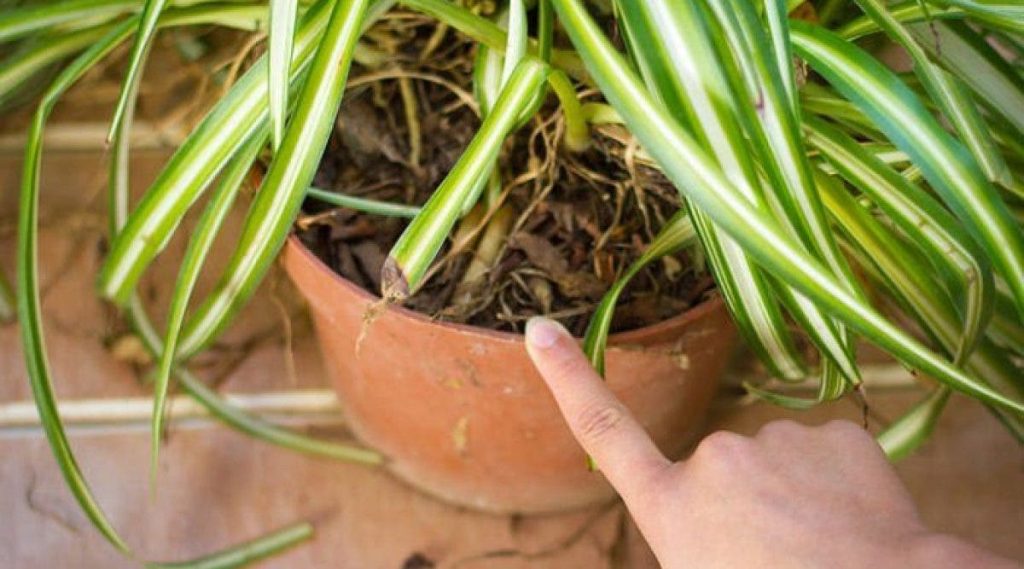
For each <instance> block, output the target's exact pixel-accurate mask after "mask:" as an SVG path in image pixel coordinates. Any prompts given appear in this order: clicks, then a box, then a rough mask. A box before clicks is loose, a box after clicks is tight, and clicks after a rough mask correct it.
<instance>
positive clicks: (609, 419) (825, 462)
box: [526, 318, 1016, 569]
mask: <svg viewBox="0 0 1024 569" xmlns="http://www.w3.org/2000/svg"><path fill="white" fill-rule="evenodd" d="M526 338H527V344H526V345H527V350H528V351H529V353H530V357H531V358H532V359H533V362H534V365H535V366H536V367H537V369H538V371H540V373H541V375H542V376H543V377H544V380H545V381H546V382H547V384H548V387H549V388H550V389H551V392H552V393H553V394H554V397H555V400H556V401H557V403H558V406H559V408H560V409H561V411H562V414H563V415H564V416H565V418H566V421H567V422H568V424H569V427H570V429H571V430H572V432H573V434H574V435H575V436H576V438H577V440H578V441H579V442H580V444H581V445H582V446H583V448H584V449H585V450H586V451H587V452H588V453H589V454H590V456H591V457H593V459H594V461H595V462H596V464H597V465H598V467H599V468H600V469H601V471H602V472H603V473H604V475H605V476H606V477H607V478H608V481H609V482H610V483H611V484H612V486H614V487H615V489H616V490H618V492H619V494H620V495H621V496H622V499H623V501H624V502H625V504H626V507H627V508H628V509H629V511H630V512H631V513H632V515H633V518H634V519H635V520H636V523H637V526H638V527H639V529H640V532H641V533H642V534H643V535H644V537H645V538H646V539H647V542H648V543H649V544H650V546H651V549H652V550H653V551H654V554H655V555H656V556H657V558H658V560H659V562H660V563H661V565H662V566H663V567H665V568H666V569H680V568H691V567H696V568H701V569H705V568H716V567H729V568H732V567H741V568H754V567H772V568H784V567H828V568H840V567H851V568H863V567H930V568H932V567H1015V566H1016V565H1015V564H1013V563H1011V562H1009V561H1006V560H1002V559H998V558H995V557H993V556H991V555H990V554H988V553H986V552H984V551H982V550H980V549H977V548H976V547H974V546H972V545H970V544H968V543H966V542H963V541H960V540H958V539H956V538H953V537H949V536H943V535H939V534H935V533H932V532H930V531H928V530H927V529H926V528H925V527H924V525H923V524H922V523H921V521H920V519H919V518H918V515H917V512H916V509H915V507H914V504H913V502H912V501H911V498H910V495H909V494H908V492H907V490H906V489H905V488H904V487H903V485H902V483H901V482H900V480H899V478H897V476H896V473H895V471H894V470H893V469H892V467H891V466H890V465H889V463H888V461H887V460H886V458H885V455H884V454H883V453H882V451H881V449H880V448H879V446H878V444H877V443H876V442H875V441H874V439H873V438H872V437H871V436H870V435H869V434H867V433H866V432H865V431H864V430H863V429H861V428H860V427H858V426H856V425H855V424H853V423H850V422H848V421H833V422H831V423H828V424H826V425H824V426H821V427H806V426H802V425H800V424H798V423H795V422H792V421H775V422H772V423H768V424H767V425H765V426H764V427H762V428H761V430H760V431H759V432H758V433H757V435H756V436H754V437H744V436H740V435H737V434H733V433H730V432H726V431H719V432H716V433H712V434H711V435H709V436H708V437H706V438H705V439H704V440H703V441H701V443H700V444H699V445H698V447H697V449H696V451H694V453H693V455H692V456H691V457H690V458H688V459H686V460H685V461H681V462H675V463H673V462H672V461H670V460H668V459H667V458H665V456H664V455H663V454H662V453H661V452H660V451H659V450H658V448H657V447H656V446H655V444H654V442H653V441H652V440H651V438H650V437H649V436H648V435H647V433H646V432H645V431H644V430H643V428H642V427H641V426H640V424H639V423H637V421H636V419H635V418H633V417H632V416H631V415H630V413H629V411H628V410H627V409H626V408H625V406H623V405H622V403H621V402H619V401H618V400H617V399H616V398H615V396H614V395H612V393H611V392H610V391H609V390H608V388H607V387H605V385H604V383H603V382H602V381H601V378H600V377H599V376H598V375H597V374H596V373H595V372H594V371H593V369H592V368H591V366H590V365H589V363H588V361H587V359H586V357H585V356H584V355H583V353H582V351H580V349H579V347H578V345H577V343H576V340H575V339H573V338H572V337H571V336H570V335H569V334H568V333H567V332H566V331H565V330H564V329H563V328H562V327H561V326H559V325H558V324H557V323H554V322H552V321H550V320H546V319H540V318H535V319H533V320H531V321H530V322H529V323H528V325H527V332H526Z"/></svg>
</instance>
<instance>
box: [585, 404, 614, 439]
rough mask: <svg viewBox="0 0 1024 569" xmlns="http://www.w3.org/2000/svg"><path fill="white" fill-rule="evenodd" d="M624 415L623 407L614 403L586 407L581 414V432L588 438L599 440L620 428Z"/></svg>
mask: <svg viewBox="0 0 1024 569" xmlns="http://www.w3.org/2000/svg"><path fill="white" fill-rule="evenodd" d="M624 417H625V412H624V411H623V409H622V408H620V407H617V406H614V405H607V404H603V403H602V404H596V405H591V406H588V407H585V408H584V409H583V412H581V413H580V415H579V422H578V424H579V429H580V434H581V435H582V436H583V437H584V438H586V439H588V440H592V441H593V440H599V439H601V438H604V437H605V436H607V435H608V433H610V432H612V431H614V430H615V429H616V428H618V426H619V425H620V424H621V423H622V419H623V418H624Z"/></svg>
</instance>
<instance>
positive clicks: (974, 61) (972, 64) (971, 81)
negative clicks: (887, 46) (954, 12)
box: [910, 22, 1024, 139]
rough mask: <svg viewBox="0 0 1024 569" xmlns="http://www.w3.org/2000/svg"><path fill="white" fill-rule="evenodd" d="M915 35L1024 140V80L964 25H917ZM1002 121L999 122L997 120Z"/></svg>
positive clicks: (913, 30)
mask: <svg viewBox="0 0 1024 569" xmlns="http://www.w3.org/2000/svg"><path fill="white" fill-rule="evenodd" d="M910 30H911V32H912V33H913V34H914V36H915V37H917V38H918V40H919V41H920V43H921V45H922V46H923V47H924V48H925V49H926V50H928V52H929V54H930V55H931V56H932V57H933V58H934V59H935V60H936V61H938V62H939V63H941V64H942V65H943V67H945V68H946V69H948V70H949V71H951V72H952V73H953V74H955V75H956V76H958V77H960V78H961V79H963V80H964V81H966V83H967V86H968V87H969V88H970V89H971V90H973V91H974V92H975V93H976V94H977V95H978V98H979V99H980V100H981V101H982V102H984V103H985V104H986V105H988V106H989V107H990V108H991V109H993V110H995V111H996V112H997V113H998V114H999V116H1000V117H1001V118H1002V119H1003V121H1005V122H1006V123H1007V124H1008V125H1010V126H1012V128H1013V129H1014V130H1015V131H1016V134H1015V135H1014V136H1015V137H1017V138H1018V139H1019V138H1021V137H1024V112H1021V109H1024V78H1022V77H1021V74H1020V72H1019V71H1018V70H1015V69H1014V68H1013V67H1012V66H1011V65H1010V64H1009V63H1007V62H1006V60H1005V59H1003V58H1002V57H1001V56H1000V55H999V54H998V53H997V52H996V51H995V50H994V49H993V48H992V46H991V45H989V44H988V42H987V41H985V38H984V37H982V36H981V35H979V34H978V33H977V32H975V31H974V30H973V29H971V27H970V26H968V25H967V24H965V23H963V22H935V23H933V24H932V25H926V24H915V25H912V26H910ZM996 122H999V121H996Z"/></svg>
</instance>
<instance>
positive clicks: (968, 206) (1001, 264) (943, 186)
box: [792, 22, 1024, 314]
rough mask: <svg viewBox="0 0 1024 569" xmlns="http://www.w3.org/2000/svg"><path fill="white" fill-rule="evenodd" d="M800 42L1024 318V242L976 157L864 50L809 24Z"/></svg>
mask: <svg viewBox="0 0 1024 569" xmlns="http://www.w3.org/2000/svg"><path fill="white" fill-rule="evenodd" d="M798 24H799V27H798ZM792 37H793V44H794V47H795V48H796V49H797V52H798V53H799V54H800V55H801V56H802V57H804V58H805V59H807V60H808V62H809V63H810V64H811V66H812V67H813V68H814V69H815V70H816V71H818V72H819V73H821V74H822V75H823V76H825V77H826V79H828V80H829V82H830V83H832V84H833V86H835V87H836V88H837V89H838V90H839V91H840V92H842V93H843V94H844V95H845V96H847V97H848V98H849V99H850V100H851V101H853V102H854V103H856V104H857V105H858V106H859V107H860V108H861V110H863V111H864V112H865V113H866V114H868V115H869V116H871V117H872V119H873V120H874V121H875V122H876V123H877V124H878V126H879V128H881V129H882V130H883V131H884V132H885V133H886V135H887V136H888V137H889V138H890V139H891V140H892V141H893V143H895V144H896V146H897V147H899V148H900V149H901V150H903V151H904V152H906V153H907V155H908V156H910V157H911V159H912V160H913V163H914V164H915V165H916V166H918V167H919V168H920V169H921V171H922V173H923V174H924V177H925V178H926V179H927V180H928V182H929V183H930V184H931V185H932V187H933V188H935V189H936V190H937V191H938V192H939V194H940V195H941V196H942V198H943V200H944V201H945V202H946V204H947V205H948V206H949V207H950V208H951V209H952V210H953V211H954V212H955V213H956V214H957V216H958V217H959V218H960V219H961V220H962V221H963V222H964V224H965V225H966V227H967V229H968V231H970V232H971V234H972V235H973V236H974V237H975V238H976V239H977V240H978V242H979V243H980V244H981V246H982V247H983V248H984V249H985V252H986V254H987V255H988V256H989V258H990V259H991V260H992V264H993V266H994V267H995V268H996V269H997V270H998V272H999V273H1000V274H1002V275H1003V276H1004V277H1005V278H1006V280H1007V282H1008V283H1009V284H1010V287H1011V290H1012V292H1013V294H1014V298H1015V301H1016V304H1017V308H1018V312H1020V313H1021V314H1024V236H1022V234H1021V229H1020V227H1019V226H1018V225H1017V224H1016V223H1015V222H1014V220H1013V218H1012V216H1011V215H1010V213H1009V211H1008V210H1007V207H1006V204H1005V203H1003V201H1002V200H1001V198H1000V196H999V194H998V193H997V192H996V190H995V188H994V187H993V186H992V185H991V184H990V183H989V182H988V180H987V179H986V178H985V176H984V174H983V173H982V171H981V169H980V168H979V167H978V165H977V163H976V162H975V160H974V159H973V157H972V156H971V155H970V153H968V152H967V151H966V149H964V147H963V146H962V145H961V144H960V143H959V142H957V141H956V140H955V139H954V138H953V137H952V136H950V135H949V134H948V133H947V132H946V131H945V130H943V129H942V127H941V126H940V125H939V123H938V122H937V121H936V120H935V119H934V117H932V116H931V115H930V114H929V113H928V111H927V110H926V109H925V108H924V106H923V105H922V104H921V102H920V100H919V99H918V98H917V97H916V95H914V93H913V92H912V91H911V90H910V89H909V88H908V87H906V85H904V84H903V83H902V82H900V81H899V79H898V77H896V75H895V74H893V73H892V72H891V71H889V70H888V69H887V68H886V67H885V66H883V65H882V64H881V63H879V62H878V61H876V60H874V59H872V58H871V57H870V56H869V55H867V54H866V53H864V52H863V51H861V50H860V49H859V48H857V47H856V46H853V45H851V44H849V43H848V42H845V41H843V40H842V39H840V38H839V37H838V36H836V35H835V34H833V33H831V32H829V31H827V30H824V29H822V28H819V27H815V26H811V25H807V24H803V23H801V22H793V34H792Z"/></svg>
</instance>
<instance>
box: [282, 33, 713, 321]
mask: <svg viewBox="0 0 1024 569" xmlns="http://www.w3.org/2000/svg"><path fill="white" fill-rule="evenodd" d="M437 33H439V32H438V30H437V28H436V24H435V23H434V22H432V21H430V20H427V19H424V18H420V17H416V16H414V15H411V14H403V13H396V14H392V15H390V16H389V17H387V18H386V19H385V20H384V21H383V22H382V23H380V24H378V25H377V26H376V28H375V29H374V30H373V33H371V34H370V35H369V37H370V38H372V39H373V41H374V42H375V43H376V44H377V45H376V46H374V47H376V48H377V49H380V50H382V51H384V52H386V53H388V54H389V59H388V61H387V63H386V64H384V65H385V68H384V69H370V68H366V67H361V68H356V69H354V70H353V73H352V78H351V80H350V84H351V85H352V87H350V89H349V91H348V93H347V94H346V97H345V100H344V102H343V103H342V107H341V109H340V111H339V114H338V120H337V124H336V127H337V128H336V131H335V133H334V135H333V136H332V138H331V140H330V142H329V145H328V149H327V152H326V153H325V156H324V159H323V162H322V164H321V167H320V170H319V171H318V173H317V176H316V179H315V182H314V183H315V185H316V186H317V187H321V188H326V189H330V190H333V191H337V192H340V193H346V194H349V195H354V196H361V197H372V198H375V199H381V200H388V201H393V202H398V203H406V204H416V205H419V204H422V203H424V202H425V201H426V200H427V198H428V197H429V195H430V193H431V191H433V189H434V188H436V187H437V186H438V184H440V182H441V181H442V180H443V178H444V176H445V174H447V173H448V171H449V170H450V169H451V168H452V166H453V165H454V164H455V161H456V160H457V159H458V157H459V155H460V154H461V152H462V151H463V149H464V148H465V147H466V145H467V144H468V143H469V140H470V139H471V138H472V135H473V133H474V131H475V129H476V128H477V127H478V126H479V118H478V117H477V114H476V113H477V109H476V108H475V105H473V104H472V103H473V102H472V99H471V97H469V96H468V95H467V94H468V93H470V92H471V91H472V83H471V73H472V62H473V55H474V54H473V43H472V42H470V41H468V40H467V39H465V38H463V37H461V36H460V35H458V34H457V33H456V32H454V31H451V30H447V31H443V40H441V41H438V39H437V37H436V35H437ZM428 48H429V49H432V50H434V53H433V55H432V56H431V57H429V58H423V57H421V54H422V52H423V51H424V49H428ZM403 84H404V86H403ZM403 89H404V93H403ZM551 99H552V100H551V101H550V102H549V104H548V106H546V107H545V108H544V109H543V110H542V111H541V113H539V114H538V115H537V116H536V117H535V118H534V119H533V120H531V122H530V123H528V124H527V125H526V126H524V127H523V128H522V129H520V131H519V132H517V133H516V134H514V135H513V136H512V137H510V139H509V140H508V141H507V142H506V145H505V152H503V155H502V158H501V160H500V164H499V169H500V174H501V180H502V198H503V200H502V202H501V204H499V205H500V207H499V206H498V205H496V206H494V207H492V208H491V209H490V210H486V211H482V210H481V209H480V208H477V210H475V211H474V212H471V213H470V214H468V215H467V216H466V218H465V219H464V220H463V222H462V226H461V227H459V228H458V229H457V234H456V236H455V237H453V239H452V242H451V243H449V245H448V246H447V247H446V248H445V250H443V251H442V253H441V255H440V256H439V257H438V261H437V263H436V264H435V266H434V267H433V269H432V270H431V273H430V277H429V279H428V280H427V282H426V284H425V285H424V286H423V287H422V288H421V289H420V290H419V291H417V292H416V293H415V294H414V295H412V297H411V298H410V299H408V300H407V301H406V306H407V307H409V308H412V309H414V310H417V311H419V312H422V313H424V314H427V315H430V316H431V317H434V318H438V319H442V320H445V321H451V322H459V323H467V324H472V325H476V326H482V327H486V328H491V329H497V330H507V331H520V330H521V329H522V325H523V323H524V322H525V321H526V320H527V319H528V318H530V317H531V316H533V315H538V314H544V315H548V316H550V317H554V318H557V319H558V320H560V321H561V322H562V323H563V324H565V325H566V326H567V327H568V328H569V329H570V330H572V331H573V332H575V333H577V334H579V333H582V332H583V330H584V329H585V327H586V324H587V322H588V320H589V317H590V315H591V314H592V313H593V311H594V309H595V307H596V305H597V303H598V302H599V301H600V299H601V297H602V295H603V294H604V293H605V292H606V291H607V290H608V288H609V287H610V286H611V285H612V284H613V283H614V282H615V281H616V279H617V278H618V277H619V276H620V275H621V274H622V273H623V271H624V270H625V269H626V268H627V267H628V266H629V264H630V263H632V262H633V261H634V260H635V259H636V258H637V257H638V256H639V255H640V254H641V253H642V252H643V250H644V248H645V246H646V245H647V244H648V243H650V241H651V240H652V239H653V237H654V235H655V234H656V233H657V230H658V229H659V228H660V227H661V225H662V224H663V223H664V222H665V220H667V219H668V218H669V217H670V216H671V215H672V214H673V213H675V212H676V211H677V210H678V208H679V207H681V203H680V199H679V195H678V193H677V191H676V190H675V188H674V187H673V186H672V185H671V184H670V183H669V182H668V181H667V180H666V179H665V178H664V177H663V176H662V175H661V173H660V172H658V171H656V170H654V169H652V168H649V167H647V166H645V165H643V164H641V163H638V162H639V161H637V160H635V159H634V155H635V154H636V151H637V147H636V145H635V143H633V142H632V140H631V139H630V137H628V135H627V136H623V135H622V134H621V133H619V134H616V135H615V136H608V135H606V134H603V133H600V132H598V131H595V134H594V140H593V144H591V147H590V148H589V149H588V150H586V151H585V152H582V153H579V154H574V153H571V152H569V151H567V150H565V149H563V148H561V147H560V144H559V143H560V141H561V139H562V130H563V128H564V124H563V120H562V116H561V113H560V112H559V111H558V108H557V105H556V104H555V103H554V100H553V99H554V98H553V97H552V98H551ZM410 110H412V111H414V114H413V115H410V114H409V111H410ZM480 207H481V208H482V207H483V206H480ZM502 211H505V212H511V214H512V215H511V216H510V218H509V219H510V221H511V223H508V224H507V227H506V228H503V231H504V234H502V235H499V236H498V237H499V240H498V241H497V247H496V249H497V251H496V252H497V254H496V255H495V256H494V259H495V261H494V262H492V263H488V264H486V265H485V266H483V267H482V268H481V267H480V266H479V265H480V263H479V262H477V263H476V265H478V266H476V267H474V255H475V254H476V253H477V252H479V251H481V250H482V249H484V248H486V245H483V243H484V242H486V241H487V239H488V237H487V236H486V234H487V231H488V229H487V227H488V225H494V224H497V223H498V221H497V218H498V217H500V216H501V215H502ZM304 212H305V213H304V216H303V217H302V218H300V220H299V222H298V224H297V228H298V233H299V235H300V237H301V238H302V240H303V241H304V242H305V243H306V245H307V246H309V247H310V248H311V249H312V250H313V251H314V252H315V253H316V254H317V255H318V256H319V257H320V258H321V259H323V260H324V261H325V262H326V263H327V264H328V265H329V266H330V267H331V268H333V269H334V270H335V271H337V272H338V273H339V274H341V275H342V276H344V277H345V278H347V279H349V280H351V281H353V282H355V283H356V284H358V285H359V286H361V287H363V288H365V289H366V290H369V291H371V292H373V293H376V294H379V292H380V271H381V267H382V265H383V263H384V260H385V258H386V257H387V253H388V251H389V250H390V248H391V246H392V245H393V244H394V243H395V241H396V240H397V238H398V236H399V235H400V234H401V232H402V230H403V228H404V227H405V224H406V222H405V221H404V220H400V219H393V218H384V217H379V216H374V215H368V214H363V213H360V212H356V211H353V210H350V209H341V208H339V209H331V208H330V207H328V206H325V205H324V204H322V203H319V202H316V201H313V200H307V203H306V204H305V208H304ZM492 229H493V228H492ZM482 235H483V236H482ZM478 261H479V260H478ZM694 261H695V260H694V259H690V258H688V257H687V255H686V254H685V253H681V254H679V255H677V256H675V257H670V258H666V259H665V260H664V261H663V262H661V263H656V264H654V265H653V266H651V267H649V268H648V269H647V270H645V271H644V272H643V273H642V274H641V275H639V276H638V277H637V278H636V279H634V281H633V284H631V286H630V287H629V288H628V289H627V290H626V292H625V293H624V294H623V296H622V299H621V302H620V307H619V310H618V312H617V315H616V319H615V324H614V326H613V328H614V329H615V330H617V331H621V330H627V329H633V328H637V327H641V326H644V325H648V324H652V323H655V322H659V321H661V320H664V319H666V318H668V317H671V316H673V315H675V314H678V313H680V312H681V311H684V310H686V309H687V308H689V307H691V306H693V305H695V304H697V303H699V302H700V301H701V300H702V299H703V297H704V296H705V295H706V294H708V292H709V291H710V290H711V288H712V282H711V279H710V278H709V277H708V276H707V275H706V274H705V273H704V272H703V270H702V269H701V268H699V267H698V266H697V265H698V263H696V262H694ZM467 273H468V274H469V275H470V276H469V277H467Z"/></svg>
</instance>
